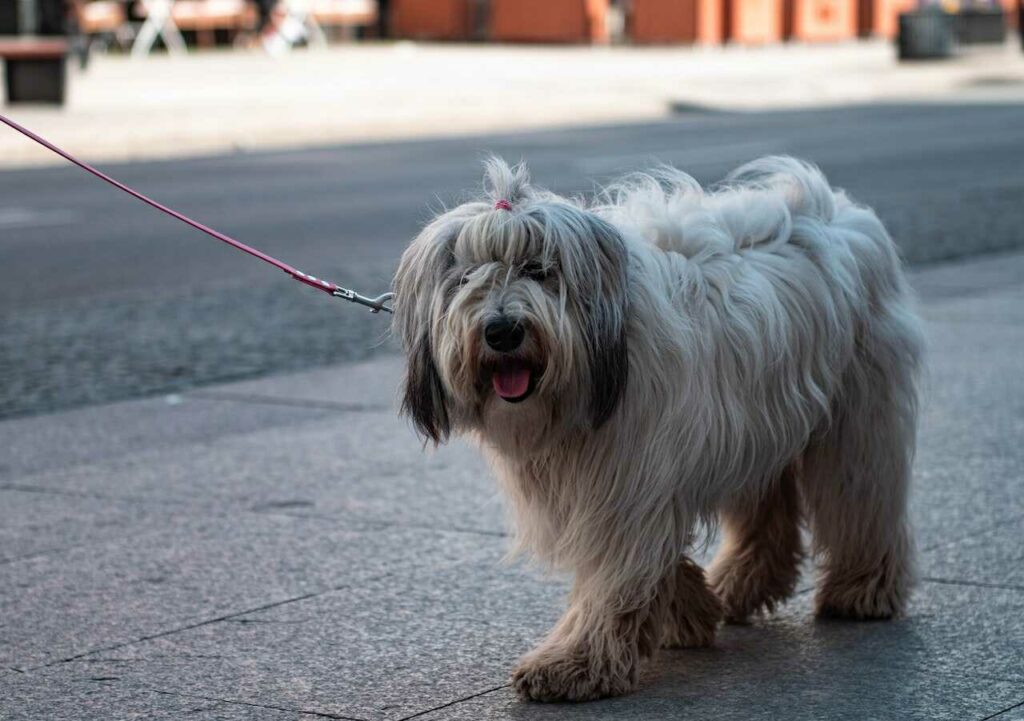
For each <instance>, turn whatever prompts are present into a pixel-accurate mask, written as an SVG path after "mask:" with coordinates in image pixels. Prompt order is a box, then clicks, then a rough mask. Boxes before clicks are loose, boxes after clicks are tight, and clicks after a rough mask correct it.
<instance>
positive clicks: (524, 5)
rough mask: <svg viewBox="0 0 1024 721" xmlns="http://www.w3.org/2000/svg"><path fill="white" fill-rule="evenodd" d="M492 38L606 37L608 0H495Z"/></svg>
mask: <svg viewBox="0 0 1024 721" xmlns="http://www.w3.org/2000/svg"><path fill="white" fill-rule="evenodd" d="M490 11H491V31H490V39H491V40H496V41H499V42H517V41H518V42H549V43H585V42H603V41H604V40H605V39H606V38H607V29H606V24H607V19H606V14H607V11H608V2H607V0H492V1H491V8H490Z"/></svg>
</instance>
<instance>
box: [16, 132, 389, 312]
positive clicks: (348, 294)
mask: <svg viewBox="0 0 1024 721" xmlns="http://www.w3.org/2000/svg"><path fill="white" fill-rule="evenodd" d="M0 122H3V123H4V124H5V125H8V126H10V127H11V128H13V129H14V130H17V131H18V132H19V133H21V134H22V135H24V136H25V137H26V138H29V139H31V140H34V141H35V142H37V143H39V144H40V145H42V146H43V147H44V148H46V149H47V150H50V151H52V152H54V153H56V154H57V155H59V156H60V157H62V158H64V159H65V160H67V161H68V162H69V163H74V164H75V165H77V166H78V167H79V168H81V169H82V170H85V171H86V172H89V173H92V174H93V175H95V176H96V177H97V178H99V179H100V180H104V181H106V182H108V183H110V184H111V185H113V186H114V187H115V188H117V189H118V190H123V191H124V192H126V193H128V195H130V196H132V197H133V198H136V199H138V200H141V201H142V202H143V203H145V204H146V205H149V206H150V207H153V208H156V209H157V210H159V211H160V212H162V213H167V215H169V216H171V217H172V218H176V219H178V220H180V221H181V222H182V223H186V224H188V225H191V226H192V227H193V228H195V229H196V230H199V231H202V232H203V233H206V234H207V235H209V236H211V237H213V238H216V239H217V240H219V241H221V242H222V243H227V244H228V245H230V246H232V247H234V248H237V249H238V250H240V251H242V252H243V253H248V254H249V255H251V256H254V257H256V258H259V259H260V260H262V261H263V262H264V263H270V264H271V265H272V266H274V267H275V268H279V269H280V270H283V271H284V272H285V273H287V274H288V275H290V276H291V277H292V278H294V279H295V280H297V281H299V282H300V283H305V284H306V285H308V286H310V287H311V288H316V289H317V290H322V291H324V292H325V293H330V294H331V295H333V296H334V297H335V298H343V299H344V300H349V301H352V302H353V303H359V304H360V305H365V306H367V307H368V308H370V309H371V310H372V311H373V312H374V313H379V312H380V311H382V310H383V311H387V312H388V313H391V312H393V311H392V310H391V308H390V307H389V306H387V305H385V303H386V302H387V301H389V300H390V299H391V298H392V297H393V296H394V294H393V293H384V294H383V295H380V296H377V297H376V298H367V297H365V296H362V295H360V294H359V293H356V292H355V291H353V290H349V289H347V288H342V287H341V286H339V285H336V284H334V283H331V282H329V281H326V280H320V279H319V278H315V277H313V276H311V275H307V274H305V273H303V272H302V271H301V270H298V269H297V268H293V267H292V266H290V265H288V264H287V263H284V262H282V261H280V260H278V259H277V258H274V257H273V256H270V255H267V254H266V253H264V252H262V251H259V250H256V249H255V248H252V247H250V246H248V245H246V244H245V243H243V242H241V241H238V240H235V239H234V238H232V237H230V236H227V235H224V234H223V233H221V232H219V231H216V230H214V229H213V228H209V227H207V226H205V225H203V224H202V223H200V222H198V221H195V220H192V219H191V218H189V217H188V216H187V215H183V214H182V213H179V212H178V211H176V210H172V209H171V208H168V207H167V206H166V205H163V204H161V203H158V202H157V201H155V200H153V199H152V198H149V197H146V196H145V195H143V194H142V193H140V192H138V191H137V190H132V189H131V188H129V187H128V186H127V185H125V184H124V183H121V182H119V181H117V180H114V179H113V178H111V177H110V176H109V175H107V174H106V173H102V172H100V171H99V170H96V168H94V167H92V166H91V165H89V164H88V163H84V162H82V161H81V160H79V159H78V158H76V157H75V156H73V155H71V154H70V153H68V152H66V151H64V150H61V149H60V148H58V147H57V146H56V145H54V144H53V143H51V142H50V141H49V140H46V139H45V138H42V137H40V136H38V135H36V134H35V133H33V132H32V131H31V130H29V129H28V128H25V127H22V126H21V125H18V123H16V122H14V121H13V120H11V119H10V118H8V117H6V116H4V115H2V114H0Z"/></svg>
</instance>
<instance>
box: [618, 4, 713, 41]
mask: <svg viewBox="0 0 1024 721" xmlns="http://www.w3.org/2000/svg"><path fill="white" fill-rule="evenodd" d="M722 10H723V5H722V1H721V0H633V14H632V18H631V28H630V34H631V37H632V40H633V42H636V43H719V42H721V41H722V31H723V29H722V14H723V13H722Z"/></svg>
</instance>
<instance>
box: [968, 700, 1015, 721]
mask: <svg viewBox="0 0 1024 721" xmlns="http://www.w3.org/2000/svg"><path fill="white" fill-rule="evenodd" d="M1021 706H1024V701H1021V702H1019V703H1015V704H1013V705H1012V706H1007V707H1006V708H1004V709H1003V710H1002V711H996V712H995V713H994V714H991V715H990V716H986V717H985V718H982V719H979V720H978V721H989V719H994V718H998V717H1000V716H1002V715H1003V714H1004V713H1009V712H1010V711H1013V710H1014V709H1015V708H1020V707H1021Z"/></svg>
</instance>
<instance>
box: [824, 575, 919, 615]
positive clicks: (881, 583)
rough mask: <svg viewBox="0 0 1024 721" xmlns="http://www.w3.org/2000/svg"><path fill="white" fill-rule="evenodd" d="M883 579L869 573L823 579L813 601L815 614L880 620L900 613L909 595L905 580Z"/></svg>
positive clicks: (904, 607)
mask: <svg viewBox="0 0 1024 721" xmlns="http://www.w3.org/2000/svg"><path fill="white" fill-rule="evenodd" d="M886 580H887V579H885V578H884V577H883V578H878V577H874V576H872V575H870V574H866V575H863V576H855V577H851V578H843V579H841V580H836V579H833V578H828V579H826V580H825V581H824V582H823V584H822V587H821V588H820V589H819V591H818V595H817V599H816V601H815V606H816V612H817V615H818V617H819V618H842V619H849V620H854V621H884V620H887V619H890V618H897V617H899V616H902V615H903V612H904V610H905V609H906V605H907V599H908V597H909V595H910V590H909V588H908V585H909V584H906V583H903V582H901V581H897V582H891V583H886Z"/></svg>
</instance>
